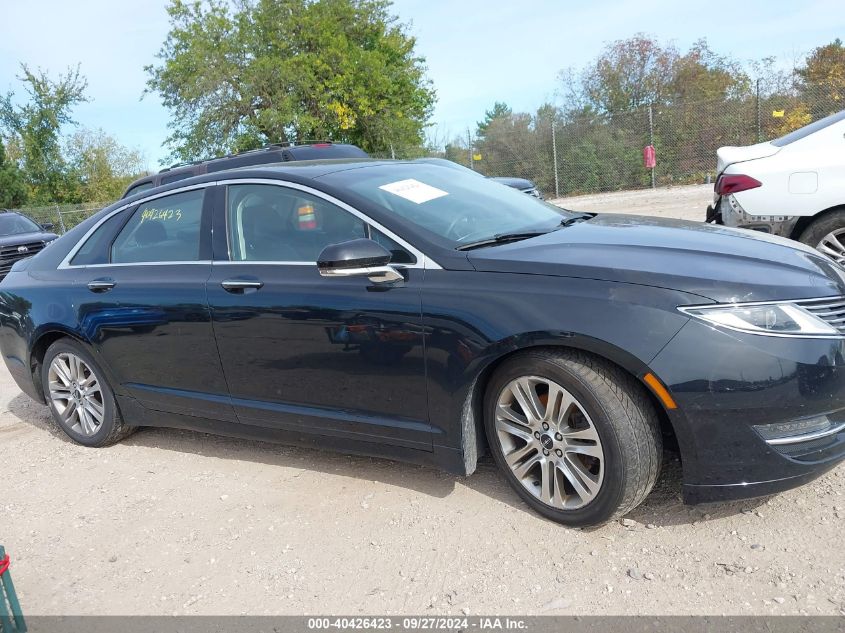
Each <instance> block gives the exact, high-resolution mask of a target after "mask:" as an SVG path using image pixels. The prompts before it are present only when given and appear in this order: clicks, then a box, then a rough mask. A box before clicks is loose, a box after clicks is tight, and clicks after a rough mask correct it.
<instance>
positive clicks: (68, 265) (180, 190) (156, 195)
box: [57, 182, 216, 270]
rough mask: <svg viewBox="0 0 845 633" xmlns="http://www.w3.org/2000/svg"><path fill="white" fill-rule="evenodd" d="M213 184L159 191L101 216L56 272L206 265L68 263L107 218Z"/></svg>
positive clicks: (190, 262)
mask: <svg viewBox="0 0 845 633" xmlns="http://www.w3.org/2000/svg"><path fill="white" fill-rule="evenodd" d="M214 184H216V183H213V182H204V183H200V184H198V185H188V186H186V187H179V188H178V189H172V190H170V191H161V192H159V193H154V194H153V195H151V196H146V197H144V198H141V199H140V200H138V201H136V202H128V203H126V204H122V205H120V206H119V207H117V208H116V209H115V210H114V211H112V212H110V213H108V214H107V215H105V216H103V217H102V218H100V221H99V222H97V223H96V224H95V225H94V226H92V227H91V228H90V229H88V232H87V233H85V235H83V236H82V237H81V238H79V241H78V242H77V243H76V244H75V245H74V247H73V248H72V249H70V252H69V253H68V254H67V255H66V256H65V258H64V259H63V260H62V261H61V263H60V264H59V265H58V266H57V270H64V269H67V268H80V269H81V268H105V267H107V266H167V265H172V264H208V263H209V261H204V262H203V261H195V260H190V261H175V262H122V263H116V264H112V263H111V262H109V263H107V264H71V263H70V262H71V260H72V259H73V258H74V257H76V254H77V253H78V252H79V250H80V249H81V248H82V245H83V244H85V242H87V241H88V238H90V237H91V236H92V235H93V234H94V232H95V231H96V230H97V229H99V228H100V227H101V226H102V225H103V224H105V223H106V221H108V220H109V218H112V217H114V216H115V215H117V214H118V213H120V212H121V211H125V210H126V209H128V208H130V207H134V206H135V205H139V206H140V205H142V204H144V203H145V202H149V201H150V200H156V199H158V198H164V197H166V196H172V195H174V194H177V193H185V192H186V191H194V190H195V189H207V188H208V187H211V186H213V185H214Z"/></svg>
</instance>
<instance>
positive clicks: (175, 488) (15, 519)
mask: <svg viewBox="0 0 845 633" xmlns="http://www.w3.org/2000/svg"><path fill="white" fill-rule="evenodd" d="M704 189H707V195H705V191H704ZM707 197H709V188H701V187H699V188H679V189H676V190H672V192H671V193H669V194H667V193H666V192H657V193H656V194H655V193H652V192H637V193H625V194H617V195H611V196H604V197H598V196H589V197H583V198H577V199H571V200H568V201H566V204H567V206H571V207H572V208H575V209H583V210H598V209H600V210H610V209H611V208H616V209H622V208H623V207H624V209H627V210H631V211H633V210H637V211H639V212H644V211H645V210H646V209H650V210H652V211H654V212H659V213H666V214H667V215H668V214H669V213H670V209H671V208H672V205H673V204H676V203H677V204H678V205H679V208H681V209H682V210H683V213H684V214H686V213H690V214H692V213H693V212H695V217H698V215H700V210H701V209H702V208H703V206H702V204H701V203H702V202H704V203H705V204H706V201H707ZM655 198H658V199H659V200H658V201H657V203H655V202H654V201H653V200H654V199H655ZM699 198H700V199H699ZM605 205H606V206H605ZM624 209H623V210H624ZM0 451H2V458H1V459H2V462H0V463H2V469H1V470H0V543H2V544H3V545H5V546H6V548H7V550H8V551H9V553H10V554H11V556H12V561H13V562H12V568H11V570H12V577H13V579H14V581H15V583H16V586H17V589H18V594H19V597H20V599H21V602H22V604H23V608H24V611H25V613H27V614H30V615H36V614H61V615H68V614H241V613H249V614H326V613H330V614H363V613H367V614H428V615H433V614H447V613H448V614H455V615H457V614H460V613H467V614H472V615H475V614H489V613H498V614H799V613H800V614H811V615H812V614H831V615H836V614H840V615H841V614H845V548H843V547H842V529H843V526H845V521H843V520H845V497H843V493H845V467H840V468H839V469H837V470H835V471H833V472H831V473H830V474H828V475H827V476H825V477H823V478H821V479H819V480H817V481H815V482H813V483H812V484H810V485H807V486H804V487H803V488H800V489H798V490H793V491H790V492H787V493H784V494H781V495H778V496H776V497H773V498H770V499H763V500H756V501H748V502H741V503H731V504H721V505H710V506H698V507H688V506H684V505H683V504H681V502H680V468H679V464H678V461H677V456H675V455H673V454H671V453H667V454H666V456H665V465H664V469H663V475H662V477H661V479H660V481H659V483H658V486H657V488H656V489H655V491H654V492H653V493H652V494H651V496H650V497H649V498H648V499H647V500H646V502H645V503H644V504H643V505H642V506H641V507H639V508H638V509H636V510H635V511H633V512H632V513H631V514H630V515H629V516H628V517H627V519H625V520H623V521H622V522H617V523H612V524H610V525H606V526H604V527H601V528H598V529H593V530H573V529H566V528H563V527H560V526H558V525H556V524H554V523H551V522H549V521H546V520H545V519H542V518H540V517H539V516H538V515H536V514H534V513H533V512H532V511H530V510H529V509H528V508H527V507H526V506H525V505H524V504H523V503H522V502H521V501H520V500H519V498H518V497H517V495H516V494H515V493H513V492H511V490H510V489H509V488H508V487H507V485H506V484H505V482H504V480H503V479H502V478H501V477H500V476H499V475H498V473H497V472H496V469H495V467H494V465H493V463H492V462H491V461H490V460H489V459H484V460H483V461H482V463H481V464H480V467H479V469H478V472H476V473H475V474H474V475H472V476H471V477H468V478H460V477H454V476H451V475H447V474H444V473H441V472H438V471H435V470H431V469H427V468H422V467H418V466H411V465H406V464H400V463H395V462H391V461H387V460H378V459H368V458H361V457H349V456H345V455H338V454H333V453H329V452H319V451H314V450H303V449H299V448H290V447H285V446H279V445H274V444H264V443H258V442H247V441H242V440H233V439H226V438H220V437H214V436H210V435H203V434H199V433H192V432H185V431H175V430H160V429H145V430H142V431H140V432H138V433H136V434H135V435H132V436H131V437H129V438H128V439H126V440H124V441H123V442H122V443H120V444H118V445H116V446H113V447H110V448H106V449H87V448H83V447H81V446H77V445H75V444H72V443H71V442H70V441H69V440H68V439H66V437H65V436H64V435H62V434H61V433H60V432H59V431H58V430H57V429H56V428H55V427H54V426H53V425H52V423H51V422H50V420H49V416H48V411H47V408H46V407H44V406H42V405H39V404H36V403H34V402H33V401H31V400H30V399H29V398H28V397H26V396H24V395H22V394H21V393H20V391H19V390H18V388H17V387H16V385H15V384H14V383H13V382H12V380H11V378H10V376H9V374H8V373H7V372H6V370H5V368H4V367H0Z"/></svg>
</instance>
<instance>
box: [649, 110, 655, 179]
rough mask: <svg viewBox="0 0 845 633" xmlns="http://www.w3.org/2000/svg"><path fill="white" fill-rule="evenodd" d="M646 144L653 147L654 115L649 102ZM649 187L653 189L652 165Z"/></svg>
mask: <svg viewBox="0 0 845 633" xmlns="http://www.w3.org/2000/svg"><path fill="white" fill-rule="evenodd" d="M648 144H649V145H651V146H652V147H654V115H653V114H652V112H651V104H650V103H649V104H648ZM651 188H652V189H654V167H652V168H651Z"/></svg>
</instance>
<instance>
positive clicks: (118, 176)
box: [66, 128, 146, 202]
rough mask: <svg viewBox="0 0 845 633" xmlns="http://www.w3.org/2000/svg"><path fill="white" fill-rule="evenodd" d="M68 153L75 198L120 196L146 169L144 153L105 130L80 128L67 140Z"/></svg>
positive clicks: (97, 199) (112, 197)
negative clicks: (127, 145)
mask: <svg viewBox="0 0 845 633" xmlns="http://www.w3.org/2000/svg"><path fill="white" fill-rule="evenodd" d="M66 154H67V163H68V167H69V175H70V178H69V180H70V181H71V182H72V183H73V186H74V193H73V198H74V200H73V201H74V202H105V201H107V200H116V199H117V198H119V197H120V196H121V195H122V194H123V192H124V191H125V190H126V187H127V186H128V185H129V183H130V182H132V181H133V180H135V179H136V178H138V177H139V176H142V175H144V174H145V173H146V160H145V159H144V156H143V154H141V152H140V151H138V150H133V149H129V148H127V147H124V146H123V145H121V144H120V143H119V142H118V141H117V140H116V139H115V138H114V137H112V136H109V135H108V134H106V133H105V132H104V131H103V130H89V129H85V128H82V129H80V130H77V131H76V132H75V133H74V134H73V135H72V136H70V138H69V139H68V140H67V143H66Z"/></svg>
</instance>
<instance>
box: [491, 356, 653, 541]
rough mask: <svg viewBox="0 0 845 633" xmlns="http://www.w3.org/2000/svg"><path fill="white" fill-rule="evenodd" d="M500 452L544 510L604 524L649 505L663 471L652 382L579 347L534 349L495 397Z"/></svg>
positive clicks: (573, 521) (494, 389) (513, 363)
mask: <svg viewBox="0 0 845 633" xmlns="http://www.w3.org/2000/svg"><path fill="white" fill-rule="evenodd" d="M485 425H486V431H487V437H488V441H489V444H490V447H491V451H492V453H493V457H494V459H495V461H496V462H497V464H498V465H499V467H500V468H501V470H502V471H503V472H504V474H505V477H506V478H507V480H508V482H509V483H510V484H511V486H512V487H513V488H514V489H515V490H516V492H517V493H518V494H519V495H520V496H521V497H522V498H523V499H524V500H525V501H526V502H527V503H528V505H530V506H531V507H532V508H534V509H535V510H537V511H538V512H539V513H540V514H542V515H544V516H546V517H548V518H550V519H553V520H555V521H558V522H560V523H563V524H565V525H569V526H573V527H581V526H588V525H597V524H600V523H603V522H606V521H608V520H611V519H613V518H615V517H619V516H622V515H623V514H625V513H627V512H629V511H630V510H632V509H633V508H634V507H636V506H637V505H639V504H640V503H641V502H642V501H643V500H644V499H645V497H646V496H647V495H648V493H649V492H650V491H651V489H652V487H653V486H654V483H655V481H656V480H657V475H658V473H659V472H660V462H661V457H662V438H661V435H660V424H659V422H658V420H657V416H656V413H655V410H654V407H653V405H652V404H651V402H650V400H649V398H648V395H647V393H646V392H645V390H644V388H643V387H642V385H640V384H639V383H638V382H637V381H635V380H634V379H633V378H632V377H631V376H629V375H628V374H626V373H625V372H624V371H622V370H621V369H619V368H618V367H616V366H614V365H611V364H610V363H607V362H606V361H604V360H602V359H599V358H597V357H595V356H592V355H589V354H585V353H582V352H578V351H575V350H563V351H546V350H536V351H529V352H525V353H522V354H519V355H517V356H514V357H513V358H511V359H509V360H508V361H506V362H505V363H504V364H503V365H502V366H501V367H499V368H498V369H497V371H496V372H495V374H494V375H493V377H492V379H491V381H490V384H489V386H488V389H487V392H486V396H485Z"/></svg>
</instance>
